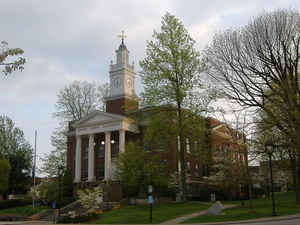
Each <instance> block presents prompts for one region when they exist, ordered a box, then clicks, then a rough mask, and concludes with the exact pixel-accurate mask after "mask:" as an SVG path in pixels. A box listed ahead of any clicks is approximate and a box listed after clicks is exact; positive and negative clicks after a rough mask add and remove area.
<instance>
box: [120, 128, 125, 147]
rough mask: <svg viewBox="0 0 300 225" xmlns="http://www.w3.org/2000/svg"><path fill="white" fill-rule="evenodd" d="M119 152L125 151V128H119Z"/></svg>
mask: <svg viewBox="0 0 300 225" xmlns="http://www.w3.org/2000/svg"><path fill="white" fill-rule="evenodd" d="M119 152H125V130H119Z"/></svg>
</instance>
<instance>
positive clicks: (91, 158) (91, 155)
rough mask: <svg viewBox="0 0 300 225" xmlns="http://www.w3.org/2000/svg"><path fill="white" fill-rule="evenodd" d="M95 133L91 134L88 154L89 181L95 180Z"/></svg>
mask: <svg viewBox="0 0 300 225" xmlns="http://www.w3.org/2000/svg"><path fill="white" fill-rule="evenodd" d="M94 146H95V144H94V134H90V135H89V155H88V157H89V158H88V181H89V182H93V181H95V174H94V171H95V157H94V156H95V151H94Z"/></svg>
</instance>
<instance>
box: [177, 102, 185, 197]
mask: <svg viewBox="0 0 300 225" xmlns="http://www.w3.org/2000/svg"><path fill="white" fill-rule="evenodd" d="M177 112H178V133H179V142H180V152H179V158H180V159H179V160H180V165H181V171H180V178H181V191H182V197H181V198H182V199H181V200H182V201H186V177H185V160H184V152H185V151H184V147H185V146H184V138H183V128H182V112H181V104H180V102H179V101H177Z"/></svg>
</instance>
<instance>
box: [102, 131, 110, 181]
mask: <svg viewBox="0 0 300 225" xmlns="http://www.w3.org/2000/svg"><path fill="white" fill-rule="evenodd" d="M110 136H111V132H105V158H104V164H105V168H104V179H105V180H109V179H110V171H111V144H110Z"/></svg>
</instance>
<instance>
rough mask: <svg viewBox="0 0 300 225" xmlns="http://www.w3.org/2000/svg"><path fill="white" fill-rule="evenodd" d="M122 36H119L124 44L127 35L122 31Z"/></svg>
mask: <svg viewBox="0 0 300 225" xmlns="http://www.w3.org/2000/svg"><path fill="white" fill-rule="evenodd" d="M121 33H122V34H120V35H118V37H119V38H121V40H122V44H124V38H126V35H125V34H124V30H122V31H121Z"/></svg>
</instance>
